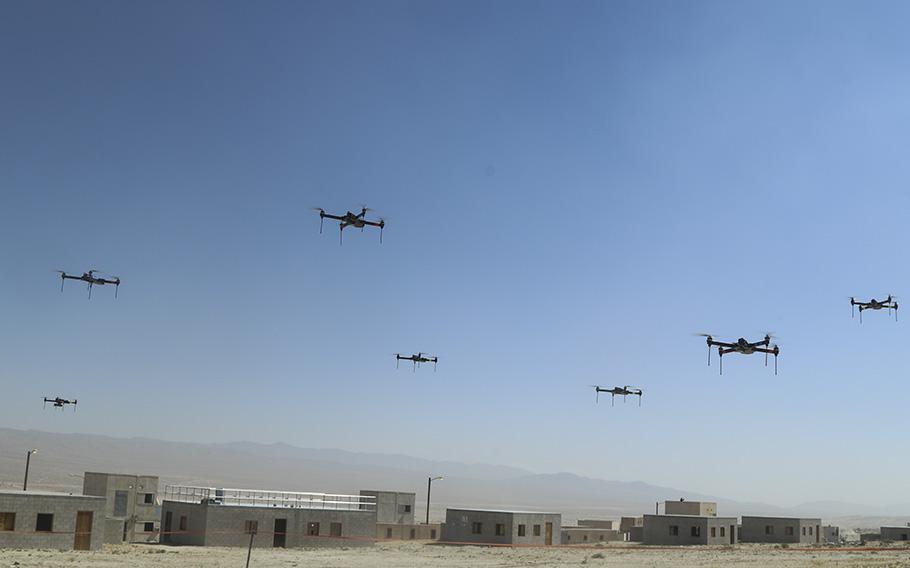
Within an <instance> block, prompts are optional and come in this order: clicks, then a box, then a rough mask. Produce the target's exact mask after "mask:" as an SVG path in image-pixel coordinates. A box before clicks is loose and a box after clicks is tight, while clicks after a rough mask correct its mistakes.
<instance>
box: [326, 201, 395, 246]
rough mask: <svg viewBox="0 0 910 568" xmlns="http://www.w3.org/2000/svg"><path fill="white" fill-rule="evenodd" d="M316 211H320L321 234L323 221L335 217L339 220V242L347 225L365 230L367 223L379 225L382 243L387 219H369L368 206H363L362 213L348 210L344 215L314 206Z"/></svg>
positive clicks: (339, 242) (374, 225)
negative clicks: (333, 213)
mask: <svg viewBox="0 0 910 568" xmlns="http://www.w3.org/2000/svg"><path fill="white" fill-rule="evenodd" d="M313 209H314V210H316V211H319V234H320V235H321V234H322V223H323V222H324V221H325V220H326V218H328V219H334V220H336V221H338V228H339V232H338V244H341V243H342V237H343V235H344V228H345V227H354V228H355V229H360V231H361V232H363V228H364V227H365V226H367V225H369V226H371V227H379V244H382V230H383V229H384V228H385V220H384V219H379V221H367V220H366V214H367V211H370V209H369V208H367V207H361V209H360V213H358V214H356V215H355V214H354V213H351V212H350V211H348V212H347V213H345V214H344V215H332V214H330V213H326V212H325V210H324V209H323V208H322V207H314V208H313Z"/></svg>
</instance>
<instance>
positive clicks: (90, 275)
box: [57, 269, 120, 300]
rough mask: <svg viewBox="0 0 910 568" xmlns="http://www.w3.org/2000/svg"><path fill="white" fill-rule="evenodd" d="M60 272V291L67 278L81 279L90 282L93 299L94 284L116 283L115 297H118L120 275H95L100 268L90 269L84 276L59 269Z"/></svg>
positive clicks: (89, 293) (90, 293)
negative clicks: (104, 276)
mask: <svg viewBox="0 0 910 568" xmlns="http://www.w3.org/2000/svg"><path fill="white" fill-rule="evenodd" d="M57 272H59V273H60V291H61V292H63V284H64V283H65V282H66V281H67V280H81V281H82V282H86V283H87V284H88V298H89V300H91V299H92V287H93V286H104V285H105V284H113V285H114V297H115V298H116V297H117V293H118V292H119V291H120V277H119V276H114V277H113V278H102V277H100V276H95V273H96V272H99V271H98V270H94V269H93V270H89V271H88V272H83V273H82V276H73V275H72V274H67V273H66V272H64V271H62V270H58V271H57Z"/></svg>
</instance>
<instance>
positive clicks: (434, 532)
mask: <svg viewBox="0 0 910 568" xmlns="http://www.w3.org/2000/svg"><path fill="white" fill-rule="evenodd" d="M430 538H431V539H433V540H435V539H436V529H430Z"/></svg>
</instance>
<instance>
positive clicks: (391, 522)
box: [360, 489, 442, 540]
mask: <svg viewBox="0 0 910 568" xmlns="http://www.w3.org/2000/svg"><path fill="white" fill-rule="evenodd" d="M360 495H361V497H370V498H372V500H373V501H372V502H373V503H375V507H376V538H379V539H387V540H438V539H439V538H440V537H441V535H442V530H441V526H440V524H439V523H435V524H433V523H431V524H429V525H427V524H422V523H421V524H418V523H417V522H416V520H415V511H414V509H415V502H416V500H417V495H416V494H415V493H405V492H400V491H376V490H368V489H364V490H361V491H360Z"/></svg>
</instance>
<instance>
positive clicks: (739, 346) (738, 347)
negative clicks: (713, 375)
mask: <svg viewBox="0 0 910 568" xmlns="http://www.w3.org/2000/svg"><path fill="white" fill-rule="evenodd" d="M699 335H701V336H702V337H705V338H707V341H706V343H707V344H708V365H709V366H710V365H711V347H713V346H715V345H716V346H717V354H718V355H719V356H720V374H721V375H723V374H724V355H727V354H729V353H739V354H740V355H752V354H753V353H764V354H765V366H766V367H767V366H768V355H774V374H775V375H776V374H777V356H778V355H779V354H780V347H778V346H777V345H772V344H771V334H770V333H766V334H765V338H764V339H761V340H759V341H751V342H750V341H746V340H745V339H744V338H742V337H740V338H739V339H737V340H736V341H733V342H729V343H728V342H725V341H714V338H713V337H711V336H710V335H708V334H704V333H702V334H699Z"/></svg>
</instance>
